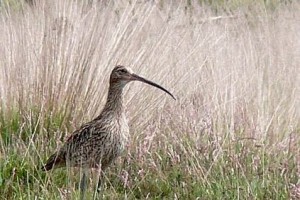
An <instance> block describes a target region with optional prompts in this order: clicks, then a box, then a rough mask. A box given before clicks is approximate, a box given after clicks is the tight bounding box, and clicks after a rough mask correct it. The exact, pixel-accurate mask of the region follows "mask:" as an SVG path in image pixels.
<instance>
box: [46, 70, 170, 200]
mask: <svg viewBox="0 0 300 200" xmlns="http://www.w3.org/2000/svg"><path fill="white" fill-rule="evenodd" d="M131 81H140V82H143V83H146V84H149V85H151V86H154V87H156V88H159V89H160V90H162V91H164V92H166V93H167V94H169V95H170V96H171V97H172V98H173V99H174V100H176V98H175V97H174V95H173V94H172V93H170V92H169V91H168V90H166V89H165V88H163V87H162V86H160V85H158V84H156V83H154V82H152V81H149V80H147V79H145V78H143V77H141V76H139V75H137V74H135V73H133V71H132V70H131V69H130V68H129V67H124V66H122V65H117V66H115V67H114V69H113V70H112V72H111V74H110V79H109V89H108V95H107V100H106V103H105V105H104V107H103V109H102V111H101V113H100V115H98V116H97V117H96V118H94V119H93V120H92V121H90V122H87V123H85V124H83V125H82V126H81V127H80V128H79V129H77V130H75V131H74V132H73V133H72V134H71V135H70V136H69V137H68V138H67V140H66V141H65V143H64V144H63V145H62V147H61V148H60V149H59V150H58V151H56V152H55V153H54V154H52V155H51V156H50V157H49V158H48V160H47V161H46V164H45V165H43V166H42V170H43V171H49V170H53V169H56V168H61V167H79V168H82V169H84V170H82V171H83V174H82V178H81V181H80V190H81V193H80V194H81V195H83V196H84V192H85V189H86V182H87V180H86V179H87V178H86V173H87V172H86V170H87V169H91V168H96V169H100V171H101V172H104V171H105V169H106V168H107V167H108V166H110V164H111V163H112V162H113V161H114V160H115V159H116V158H117V157H119V156H120V155H121V153H122V152H123V150H124V148H125V146H126V144H127V142H128V140H129V126H128V121H127V118H126V116H125V106H124V101H123V96H124V95H123V93H124V92H123V89H124V87H125V85H127V84H128V83H129V82H131ZM101 179H102V176H101V175H100V176H99V180H98V183H97V188H96V189H97V191H99V190H100V185H101ZM83 196H82V199H83V198H84V197H83Z"/></svg>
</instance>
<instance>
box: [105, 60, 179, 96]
mask: <svg viewBox="0 0 300 200" xmlns="http://www.w3.org/2000/svg"><path fill="white" fill-rule="evenodd" d="M130 81H141V82H143V83H147V84H149V85H152V86H154V87H156V88H159V89H161V90H163V91H164V92H166V93H168V94H169V95H170V96H171V97H172V98H173V99H175V97H174V96H173V95H172V94H171V93H170V92H169V91H168V90H166V89H165V88H163V87H162V86H160V85H158V84H156V83H154V82H152V81H149V80H147V79H145V78H143V77H141V76H138V75H136V74H134V73H133V71H132V70H131V69H130V68H129V67H124V66H121V65H117V66H116V67H115V68H114V69H113V70H112V72H111V75H110V84H118V85H120V86H121V87H124V86H125V85H126V84H127V83H129V82H130ZM175 100H176V99H175Z"/></svg>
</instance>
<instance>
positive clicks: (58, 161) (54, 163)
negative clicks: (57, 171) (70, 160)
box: [41, 152, 66, 171]
mask: <svg viewBox="0 0 300 200" xmlns="http://www.w3.org/2000/svg"><path fill="white" fill-rule="evenodd" d="M65 164H66V160H65V154H62V153H59V152H57V153H55V154H53V155H52V156H50V157H49V159H48V160H47V162H46V164H45V165H44V166H42V168H41V170H43V171H49V170H51V169H53V168H59V167H62V166H65Z"/></svg>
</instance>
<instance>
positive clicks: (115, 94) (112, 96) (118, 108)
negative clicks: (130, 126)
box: [103, 84, 124, 117]
mask: <svg viewBox="0 0 300 200" xmlns="http://www.w3.org/2000/svg"><path fill="white" fill-rule="evenodd" d="M123 88H124V86H122V85H118V84H110V86H109V89H108V95H107V101H106V104H105V106H104V108H103V113H105V114H112V115H115V116H116V117H118V116H121V115H122V114H123V113H124V106H123Z"/></svg>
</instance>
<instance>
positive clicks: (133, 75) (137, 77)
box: [131, 74, 176, 100]
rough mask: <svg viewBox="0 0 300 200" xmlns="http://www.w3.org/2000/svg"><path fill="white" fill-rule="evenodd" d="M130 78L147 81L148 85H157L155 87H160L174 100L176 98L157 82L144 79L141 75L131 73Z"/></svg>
mask: <svg viewBox="0 0 300 200" xmlns="http://www.w3.org/2000/svg"><path fill="white" fill-rule="evenodd" d="M131 80H133V81H141V82H144V83H147V84H149V85H152V86H154V87H157V88H159V89H161V90H162V91H164V92H166V93H168V94H169V95H170V96H171V97H172V98H173V99H174V100H176V98H175V97H174V96H173V94H171V92H169V91H168V90H166V89H165V88H163V87H162V86H160V85H158V84H156V83H154V82H152V81H149V80H147V79H145V78H143V77H140V76H138V75H136V74H131Z"/></svg>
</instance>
